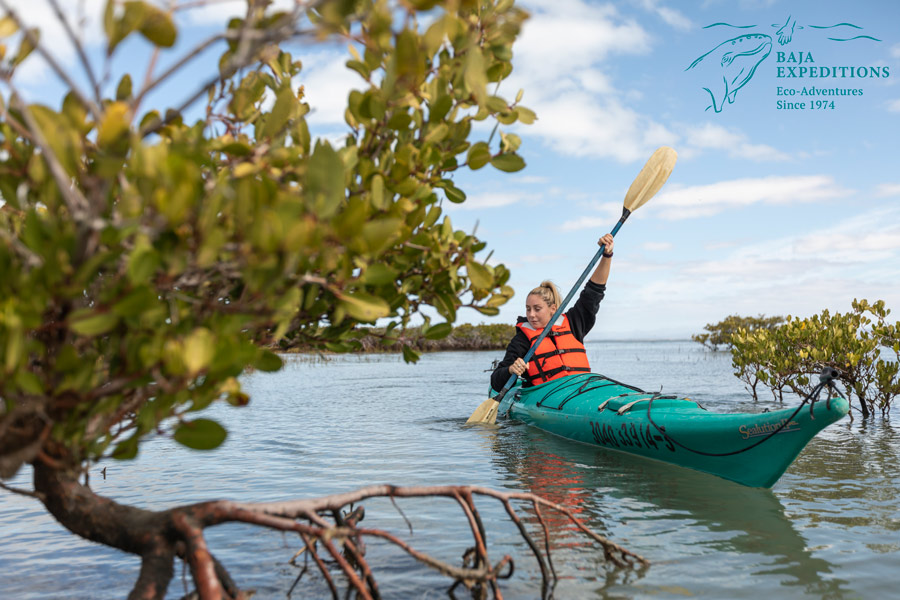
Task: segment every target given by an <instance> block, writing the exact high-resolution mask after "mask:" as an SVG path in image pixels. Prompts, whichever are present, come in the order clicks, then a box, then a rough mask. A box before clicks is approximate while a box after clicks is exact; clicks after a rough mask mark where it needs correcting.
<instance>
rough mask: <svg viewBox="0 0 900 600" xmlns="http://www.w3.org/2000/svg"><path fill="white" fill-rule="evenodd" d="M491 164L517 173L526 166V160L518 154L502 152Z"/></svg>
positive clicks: (508, 171)
mask: <svg viewBox="0 0 900 600" xmlns="http://www.w3.org/2000/svg"><path fill="white" fill-rule="evenodd" d="M491 165H492V166H493V167H494V168H496V169H499V170H500V171H505V172H507V173H515V172H516V171H521V170H522V169H524V168H525V160H524V159H523V158H522V157H521V156H519V155H518V154H501V155H499V156H495V157H494V158H492V159H491Z"/></svg>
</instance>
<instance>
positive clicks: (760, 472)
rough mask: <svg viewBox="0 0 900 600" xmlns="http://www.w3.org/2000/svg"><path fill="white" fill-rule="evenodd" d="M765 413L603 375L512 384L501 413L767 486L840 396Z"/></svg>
mask: <svg viewBox="0 0 900 600" xmlns="http://www.w3.org/2000/svg"><path fill="white" fill-rule="evenodd" d="M810 402H811V403H810V404H807V403H804V404H801V405H800V407H797V408H786V409H783V410H773V411H768V412H762V413H715V412H710V411H707V410H706V409H704V408H703V407H702V406H701V405H700V404H699V403H698V402H696V401H694V400H691V399H689V398H680V397H677V396H671V395H665V396H663V395H661V394H658V393H652V392H645V391H643V390H641V389H638V388H636V387H634V386H630V385H627V384H624V383H621V382H618V381H615V380H613V379H609V378H608V377H604V376H603V375H597V374H593V373H583V374H578V375H569V376H567V377H561V378H558V379H554V380H551V381H548V382H546V383H542V384H540V385H536V386H533V387H527V388H522V387H521V384H518V387H513V388H512V389H511V390H510V391H509V392H508V393H507V394H506V397H505V399H504V401H503V402H502V403H501V406H500V414H504V413H505V414H506V415H507V416H508V417H510V418H513V419H518V420H521V421H523V422H525V423H527V424H529V425H533V426H535V427H539V428H540V429H543V430H544V431H547V432H549V433H553V434H556V435H559V436H562V437H564V438H568V439H571V440H575V441H578V442H583V443H586V444H592V445H595V446H601V447H603V448H608V449H611V450H618V451H622V452H627V453H629V454H636V455H638V456H643V457H645V458H652V459H656V460H661V461H664V462H667V463H671V464H674V465H678V466H681V467H687V468H689V469H695V470H697V471H702V472H704V473H710V474H712V475H717V476H719V477H723V478H725V479H729V480H731V481H735V482H737V483H740V484H742V485H746V486H750V487H762V488H768V487H772V485H774V484H775V482H776V481H778V479H779V478H780V477H781V475H782V474H783V473H784V471H785V470H786V469H787V468H788V466H790V464H791V463H792V462H793V461H794V459H795V458H797V455H799V454H800V452H801V451H802V450H803V448H804V447H805V446H806V444H807V443H809V441H810V440H811V439H812V438H813V436H815V435H816V434H817V433H818V432H820V431H821V430H822V429H824V428H825V427H827V426H828V425H830V424H832V423H834V422H835V421H837V420H838V419H840V418H842V417H843V416H844V415H846V414H847V413H848V412H849V411H850V405H849V403H848V402H847V400H846V399H844V398H841V397H835V398H827V399H825V400H814V399H813V400H811V401H810Z"/></svg>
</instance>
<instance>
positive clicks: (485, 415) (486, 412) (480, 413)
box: [466, 398, 500, 425]
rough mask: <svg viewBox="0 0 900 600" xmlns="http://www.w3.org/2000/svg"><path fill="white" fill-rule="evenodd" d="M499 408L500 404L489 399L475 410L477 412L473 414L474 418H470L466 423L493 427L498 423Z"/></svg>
mask: <svg viewBox="0 0 900 600" xmlns="http://www.w3.org/2000/svg"><path fill="white" fill-rule="evenodd" d="M499 407H500V403H499V402H497V401H496V400H494V399H493V398H488V399H487V400H485V401H484V402H482V403H481V404H479V405H478V408H476V409H475V412H473V413H472V416H471V417H469V420H468V421H466V423H485V424H487V425H493V424H494V423H496V422H497V408H499Z"/></svg>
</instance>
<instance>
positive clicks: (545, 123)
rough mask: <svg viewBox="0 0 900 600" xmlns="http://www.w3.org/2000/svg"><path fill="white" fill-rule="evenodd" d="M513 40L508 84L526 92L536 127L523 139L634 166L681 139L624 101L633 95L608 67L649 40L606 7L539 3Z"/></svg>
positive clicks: (572, 1)
mask: <svg viewBox="0 0 900 600" xmlns="http://www.w3.org/2000/svg"><path fill="white" fill-rule="evenodd" d="M526 7H527V8H528V9H529V10H531V11H532V17H531V19H529V20H528V21H527V22H526V23H525V25H524V27H523V30H522V35H521V37H520V39H519V40H518V41H517V42H516V46H515V50H514V52H515V58H514V61H513V63H514V66H515V69H514V71H513V74H512V76H511V77H510V79H509V80H508V82H505V83H504V86H507V85H508V86H509V88H511V89H513V90H517V89H519V88H522V89H524V90H526V95H525V98H524V99H523V103H524V105H525V106H528V107H529V108H531V109H533V110H534V111H535V112H536V113H537V115H538V120H537V122H536V123H535V124H534V125H532V126H530V127H527V128H525V129H523V130H522V134H523V135H530V136H536V137H540V138H543V139H544V140H545V141H546V142H547V143H548V145H550V146H551V147H552V148H553V149H554V150H556V151H558V152H562V153H564V154H567V155H575V156H593V157H602V158H613V159H615V160H618V161H620V162H631V161H634V160H639V159H641V158H644V157H646V156H647V155H648V154H649V152H650V151H652V149H653V148H655V147H656V146H659V145H660V144H672V143H674V141H675V139H676V136H675V135H674V134H672V133H671V132H670V131H669V130H668V129H667V128H666V127H665V126H664V125H662V124H660V123H657V122H655V121H654V120H652V119H650V118H648V117H646V116H644V115H642V114H640V113H639V112H638V111H636V110H635V109H633V108H631V107H630V106H629V105H627V104H625V103H623V97H626V96H630V95H631V94H630V92H632V90H627V89H625V90H623V89H621V87H620V86H618V85H616V84H615V83H614V82H613V81H612V80H611V79H610V76H609V74H608V73H607V72H605V71H604V69H603V65H604V62H605V61H606V60H608V59H610V58H611V57H612V56H614V55H629V54H631V55H633V54H646V53H647V52H649V51H650V47H651V38H650V35H649V34H648V33H647V31H645V30H644V28H643V27H641V26H640V24H638V23H636V22H635V21H633V20H631V19H627V18H625V17H623V16H622V15H620V14H619V13H618V12H617V11H616V9H615V8H614V7H613V6H612V5H609V4H604V5H595V4H590V3H588V2H585V1H582V0H564V1H550V0H536V1H532V2H528V3H526Z"/></svg>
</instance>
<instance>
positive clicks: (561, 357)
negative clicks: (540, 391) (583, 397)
mask: <svg viewBox="0 0 900 600" xmlns="http://www.w3.org/2000/svg"><path fill="white" fill-rule="evenodd" d="M516 327H518V328H519V329H521V330H522V332H523V333H524V334H525V335H526V336H528V341H529V342H531V345H532V346H534V342H535V340H537V338H538V337H539V336H540V335H541V332H543V331H544V330H543V329H534V328H532V326H531V325H530V324H529V323H528V322H527V321H525V322H524V323H517V324H516ZM590 371H591V365H590V364H588V359H587V352H586V351H585V349H584V344H582V343H581V342H579V341H578V340H577V339H576V338H575V336H574V335H572V329H571V328H570V327H569V319H568V317H566V315H563V316H562V319H560V320H559V321H557V324H556V325H554V326H553V327H551V328H550V332H549V333H548V334H547V337H545V338H544V339H543V340H541V344H540V345H539V346H538V347H537V348H536V349H535V351H534V354H533V355H532V357H531V360H530V361H528V371H527V372H526V373H525V380H526V381H528V383H530V384H532V385H538V384H540V383H545V382H547V381H550V380H551V379H557V378H559V377H565V376H566V375H574V374H575V373H589V372H590Z"/></svg>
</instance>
